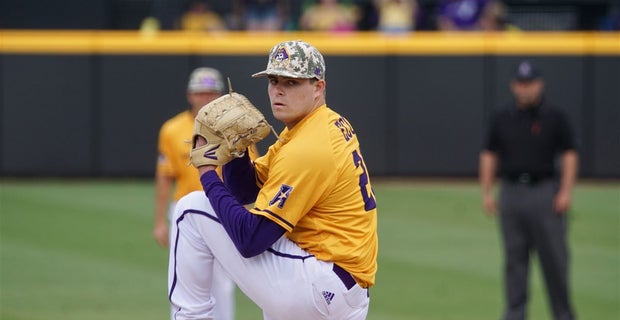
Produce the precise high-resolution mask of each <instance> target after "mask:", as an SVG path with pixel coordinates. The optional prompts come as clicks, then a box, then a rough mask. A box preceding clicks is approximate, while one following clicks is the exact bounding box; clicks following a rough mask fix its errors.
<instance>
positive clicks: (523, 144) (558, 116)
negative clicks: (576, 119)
mask: <svg viewBox="0 0 620 320" xmlns="http://www.w3.org/2000/svg"><path fill="white" fill-rule="evenodd" d="M575 147H576V146H575V139H574V135H573V131H572V130H571V127H570V126H569V124H568V121H567V119H566V117H565V116H564V114H562V113H561V112H560V111H559V110H557V109H555V108H553V107H551V106H549V105H548V104H546V103H544V102H543V103H541V104H540V105H537V106H533V107H530V108H527V109H519V108H517V106H516V105H512V106H511V107H510V108H508V109H506V110H501V111H498V112H496V113H495V114H494V116H493V118H492V120H491V125H490V128H489V131H488V136H487V139H486V142H485V149H487V150H489V151H492V152H494V153H496V154H497V155H498V159H499V174H500V175H501V176H502V177H503V178H504V179H508V180H516V179H519V177H520V176H522V175H523V174H527V175H528V176H530V177H532V178H533V179H536V180H542V179H546V178H551V177H554V176H555V174H556V170H555V158H556V156H557V155H558V154H559V153H561V152H563V151H566V150H571V149H575Z"/></svg>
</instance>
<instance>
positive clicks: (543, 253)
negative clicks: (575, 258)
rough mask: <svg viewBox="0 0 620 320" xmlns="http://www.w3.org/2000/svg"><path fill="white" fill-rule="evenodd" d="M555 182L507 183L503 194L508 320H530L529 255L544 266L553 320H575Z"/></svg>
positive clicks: (500, 205) (564, 219)
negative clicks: (555, 199) (536, 258)
mask: <svg viewBox="0 0 620 320" xmlns="http://www.w3.org/2000/svg"><path fill="white" fill-rule="evenodd" d="M556 192H557V183H556V182H555V181H554V180H543V181H541V182H539V183H537V184H523V183H520V182H511V181H504V182H503V183H502V186H501V189H500V196H499V197H500V198H499V209H500V225H501V233H502V238H503V247H504V263H505V265H504V268H505V269H504V291H505V298H506V310H505V312H504V316H503V319H504V320H523V319H526V306H527V301H528V273H529V265H530V254H531V253H533V252H536V253H537V254H538V258H539V261H540V263H541V266H542V271H543V274H544V279H545V283H546V287H547V294H548V299H549V303H550V305H551V309H552V312H553V317H554V319H555V320H573V319H574V315H573V310H572V307H571V303H570V298H569V287H568V248H567V243H566V215H562V216H559V215H557V214H556V213H555V212H554V210H553V200H554V197H555V194H556Z"/></svg>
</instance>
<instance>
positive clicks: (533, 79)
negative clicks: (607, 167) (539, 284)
mask: <svg viewBox="0 0 620 320" xmlns="http://www.w3.org/2000/svg"><path fill="white" fill-rule="evenodd" d="M510 89H511V91H512V93H513V95H514V98H515V101H514V104H513V105H512V106H511V107H510V108H507V109H504V110H501V111H498V112H497V113H496V114H494V115H493V117H492V118H491V123H490V127H489V130H488V133H487V137H486V140H485V144H484V147H483V150H482V152H481V153H480V164H479V165H480V167H479V180H480V184H481V188H482V202H483V206H484V209H485V211H486V212H487V213H488V214H489V215H494V214H495V212H496V209H499V213H500V214H499V221H500V227H501V233H502V239H503V249H504V259H505V260H504V262H505V265H504V268H505V269H504V290H505V299H506V309H505V312H504V315H503V318H502V319H504V320H522V319H525V318H526V306H527V300H528V296H527V294H528V272H529V265H530V253H531V252H533V251H535V252H536V253H537V254H538V257H539V260H540V262H541V265H542V271H543V274H544V278H545V283H546V287H547V293H548V298H549V303H550V305H551V309H552V311H553V317H554V319H556V320H560V319H561V320H569V319H575V316H574V313H573V309H572V306H571V302H570V292H569V285H568V278H569V276H568V264H569V257H568V247H567V239H566V235H567V233H566V229H567V225H566V224H567V219H566V213H567V211H568V209H569V207H570V204H571V194H572V190H573V185H574V184H575V180H576V177H577V167H578V155H577V152H576V145H575V138H574V135H573V131H572V129H571V127H570V125H569V123H568V121H567V119H566V117H565V116H564V114H562V112H560V110H558V109H556V108H553V107H551V106H550V105H549V104H548V103H547V101H545V99H544V96H543V89H544V81H543V79H542V77H541V74H540V73H539V70H538V69H537V68H536V67H535V66H534V65H533V64H532V63H531V62H529V61H522V62H521V63H520V64H519V65H518V67H517V70H516V74H515V76H514V78H513V79H512V81H511V82H510ZM496 173H497V175H498V176H499V177H501V181H502V182H501V188H500V191H499V208H497V207H496V202H495V196H494V192H493V183H494V180H495V176H496Z"/></svg>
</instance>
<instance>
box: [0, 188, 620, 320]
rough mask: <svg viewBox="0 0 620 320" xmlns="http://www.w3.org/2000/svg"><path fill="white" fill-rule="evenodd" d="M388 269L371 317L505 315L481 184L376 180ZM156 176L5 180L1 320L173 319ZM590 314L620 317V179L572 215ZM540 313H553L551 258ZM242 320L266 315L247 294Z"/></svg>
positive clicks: (536, 312) (578, 286)
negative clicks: (157, 227)
mask: <svg viewBox="0 0 620 320" xmlns="http://www.w3.org/2000/svg"><path fill="white" fill-rule="evenodd" d="M374 188H375V191H376V194H377V203H378V209H379V240H380V251H379V272H378V274H377V284H376V286H375V287H374V288H373V289H371V306H370V313H369V316H368V319H375V320H384V319H385V320H398V319H403V320H404V319H408V320H412V319H414V320H416V319H420V320H451V319H454V320H469V319H471V320H481V319H498V317H499V314H500V313H501V309H502V304H503V300H502V295H501V286H502V284H501V281H500V272H501V251H500V248H499V243H498V240H499V234H498V232H497V221H496V220H495V219H491V218H487V217H486V216H485V215H484V214H483V213H482V212H481V208H480V201H479V193H478V187H477V185H476V184H475V183H474V182H460V183H441V182H417V183H416V182H375V184H374ZM153 195H154V191H153V187H152V181H149V180H138V181H128V180H122V181H75V180H69V181H56V180H50V181H44V182H34V181H19V180H11V181H2V182H0V259H1V260H0V319H2V320H39V319H40V320H43V319H46V320H47V319H65V320H71V319H81V320H84V319H86V320H91V319H92V320H94V319H106V320H108V319H115V320H122V319H162V320H164V319H167V318H168V310H169V309H168V308H169V307H168V304H167V297H166V290H167V289H166V274H167V273H166V268H167V252H166V251H165V250H163V249H160V248H159V247H158V246H157V245H156V244H155V242H154V240H152V238H151V226H152V214H153V200H152V199H153ZM570 220H571V224H570V234H569V236H570V244H571V253H572V261H573V263H572V270H571V279H572V293H573V300H574V302H575V307H576V310H577V313H578V315H579V317H580V319H585V320H608V319H619V318H620V230H619V229H620V184H618V183H616V182H614V183H610V182H607V183H604V184H590V183H582V184H580V185H579V186H578V187H577V189H576V190H575V195H574V205H573V210H572V212H571V219H570ZM530 282H531V304H530V312H529V313H530V319H534V320H538V319H550V317H549V313H548V308H547V304H546V295H545V291H544V285H543V283H542V281H541V274H540V269H539V265H538V264H537V263H536V264H534V269H533V273H532V274H531V281H530ZM237 306H238V308H237V315H238V317H237V318H238V319H261V313H260V310H259V309H258V308H257V307H256V306H255V305H254V304H253V303H252V302H251V301H249V300H248V299H247V298H246V297H245V296H243V295H242V294H240V293H239V294H238V299H237Z"/></svg>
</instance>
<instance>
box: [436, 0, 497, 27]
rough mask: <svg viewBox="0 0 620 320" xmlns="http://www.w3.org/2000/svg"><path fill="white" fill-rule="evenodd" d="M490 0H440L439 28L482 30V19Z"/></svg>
mask: <svg viewBox="0 0 620 320" xmlns="http://www.w3.org/2000/svg"><path fill="white" fill-rule="evenodd" d="M488 2H489V1H488V0H440V1H439V6H438V14H437V28H438V29H439V30H446V31H450V30H462V31H466V30H480V20H481V17H482V13H483V12H484V9H485V6H486V5H487V3H488Z"/></svg>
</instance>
